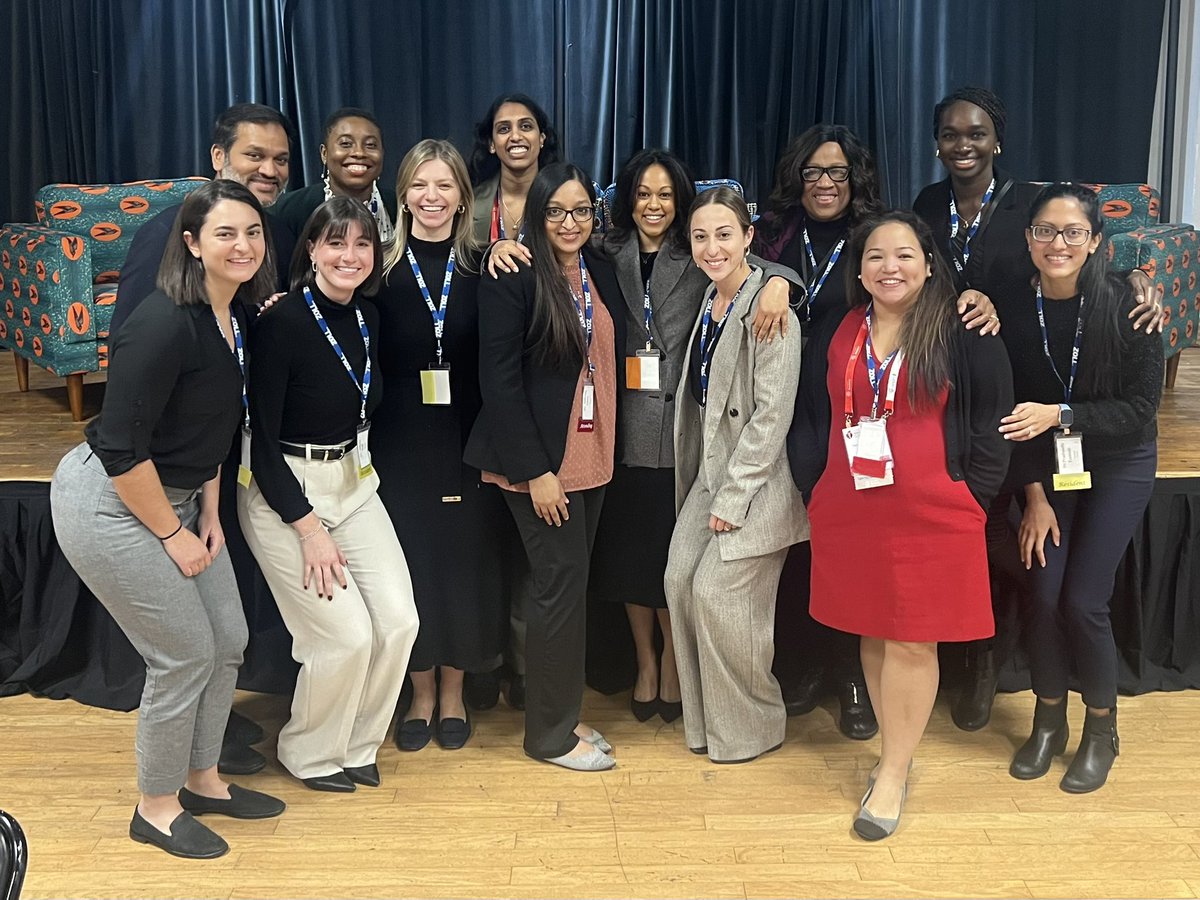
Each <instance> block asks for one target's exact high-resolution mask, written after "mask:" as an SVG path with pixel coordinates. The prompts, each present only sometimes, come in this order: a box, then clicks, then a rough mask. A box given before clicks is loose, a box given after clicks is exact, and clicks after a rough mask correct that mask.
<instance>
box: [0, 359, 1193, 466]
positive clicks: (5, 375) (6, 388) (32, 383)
mask: <svg viewBox="0 0 1200 900" xmlns="http://www.w3.org/2000/svg"><path fill="white" fill-rule="evenodd" d="M1182 352H1183V361H1182V362H1181V363H1180V366H1179V378H1178V381H1177V382H1176V385H1175V387H1174V389H1172V390H1169V391H1165V392H1164V394H1163V399H1162V406H1161V408H1160V409H1159V414H1158V431H1159V438H1158V477H1159V478H1195V477H1200V348H1190V349H1188V350H1184V351H1182ZM7 356H8V354H7V353H0V409H2V410H3V414H2V415H0V481H49V480H50V476H51V475H53V474H54V468H55V466H57V465H58V461H59V460H60V459H61V458H62V456H63V454H65V453H66V452H67V451H68V450H70V449H71V448H72V447H73V446H75V444H77V443H79V441H80V440H81V439H82V436H83V427H84V425H85V424H86V423H84V422H72V421H71V413H70V411H69V410H68V409H67V389H66V383H65V382H64V381H63V379H61V378H56V377H55V376H53V375H51V374H49V373H48V372H46V371H45V370H43V369H39V368H38V367H37V366H30V367H29V387H30V389H29V392H28V393H26V394H22V393H19V392H18V391H17V379H16V373H15V368H14V367H13V366H12V363H11V360H9V359H7V358H6V357H7ZM6 367H7V368H8V371H5V368H6ZM103 381H104V375H103V374H99V373H97V374H93V375H88V376H86V377H85V379H84V395H83V396H84V414H85V415H88V416H92V415H95V414H96V413H98V412H99V411H100V404H101V401H102V400H103V398H104V386H103Z"/></svg>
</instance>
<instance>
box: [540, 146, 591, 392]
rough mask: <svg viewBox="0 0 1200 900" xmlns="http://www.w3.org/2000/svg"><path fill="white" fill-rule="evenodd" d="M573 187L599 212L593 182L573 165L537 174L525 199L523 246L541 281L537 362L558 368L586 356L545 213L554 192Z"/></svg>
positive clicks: (568, 287) (577, 316)
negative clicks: (570, 184)
mask: <svg viewBox="0 0 1200 900" xmlns="http://www.w3.org/2000/svg"><path fill="white" fill-rule="evenodd" d="M569 181H578V182H579V183H580V184H581V185H583V188H584V190H585V191H587V195H588V199H589V200H590V201H591V203H592V206H593V207H595V205H596V192H595V189H594V188H593V187H592V180H591V179H590V178H588V176H587V174H586V173H585V172H584V171H583V170H582V169H580V168H579V167H578V166H573V165H571V164H570V163H552V164H551V165H548V166H546V168H544V169H542V170H541V171H539V172H538V173H537V177H536V178H534V179H533V184H531V185H530V186H529V196H528V197H526V198H525V221H526V222H528V223H529V227H528V228H526V229H525V243H526V245H528V247H529V253H530V254H531V255H532V256H533V273H534V276H535V277H536V279H537V286H536V289H535V291H536V292H535V294H534V303H533V321H532V322H531V323H530V330H531V331H533V332H534V333H535V334H536V335H537V337H536V340H535V341H534V345H533V353H534V358H535V359H536V360H537V361H538V362H540V363H542V364H544V365H548V366H551V367H554V368H558V367H559V366H566V365H568V364H573V363H575V362H577V361H582V360H583V358H584V356H585V354H586V348H585V346H584V338H583V333H582V329H581V328H580V327H579V315H578V313H576V311H575V304H574V302H573V301H572V300H571V285H570V283H569V282H568V281H567V277H566V276H565V275H564V274H563V272H562V267H561V266H560V265H559V262H558V257H557V256H555V255H554V247H553V246H552V245H551V244H550V238H549V236H547V234H546V207H548V206H549V205H550V198H551V197H553V196H554V192H555V191H557V190H558V189H559V188H560V187H562V186H563V185H564V184H566V183H567V182H569Z"/></svg>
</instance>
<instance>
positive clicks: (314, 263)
mask: <svg viewBox="0 0 1200 900" xmlns="http://www.w3.org/2000/svg"><path fill="white" fill-rule="evenodd" d="M312 270H313V274H314V275H316V274H317V261H316V260H315V259H314V260H313V261H312Z"/></svg>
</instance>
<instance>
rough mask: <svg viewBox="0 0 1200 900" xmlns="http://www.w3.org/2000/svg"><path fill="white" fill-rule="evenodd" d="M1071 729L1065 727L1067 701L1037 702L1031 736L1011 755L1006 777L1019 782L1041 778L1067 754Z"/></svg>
mask: <svg viewBox="0 0 1200 900" xmlns="http://www.w3.org/2000/svg"><path fill="white" fill-rule="evenodd" d="M1070 737H1071V729H1070V728H1069V727H1068V725H1067V699H1066V698H1065V697H1064V698H1063V699H1062V700H1060V701H1058V702H1057V703H1043V702H1042V701H1040V700H1039V701H1038V703H1037V706H1035V707H1034V708H1033V732H1032V733H1031V734H1030V735H1029V740H1027V741H1026V742H1025V743H1024V744H1022V745H1021V748H1020V749H1019V750H1018V751H1017V752H1016V753H1015V754H1014V755H1013V759H1012V762H1011V763H1010V764H1009V766H1008V774H1009V775H1011V776H1012V777H1013V778H1019V779H1021V780H1022V781H1032V780H1033V779H1034V778H1041V777H1042V776H1043V775H1045V774H1046V773H1047V772H1049V771H1050V762H1051V760H1053V759H1054V757H1056V756H1062V754H1064V753H1066V752H1067V741H1068V739H1070Z"/></svg>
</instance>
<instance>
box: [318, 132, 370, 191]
mask: <svg viewBox="0 0 1200 900" xmlns="http://www.w3.org/2000/svg"><path fill="white" fill-rule="evenodd" d="M321 162H323V163H325V165H326V166H328V167H329V187H330V190H332V191H333V193H334V194H340V195H344V196H347V197H356V198H357V199H359V200H366V199H368V198H369V197H370V196H371V186H372V185H373V184H374V182H375V179H376V178H378V177H379V173H380V171H381V170H382V169H383V136H382V135H381V134H380V133H379V128H378V127H376V125H375V123H373V122H371V121H370V120H369V119H362V118H359V117H358V116H348V117H347V118H345V119H339V120H338V121H337V122H335V123H334V124H333V127H332V128H331V129H330V130H329V134H327V135H326V136H325V143H324V144H322V145H321Z"/></svg>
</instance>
